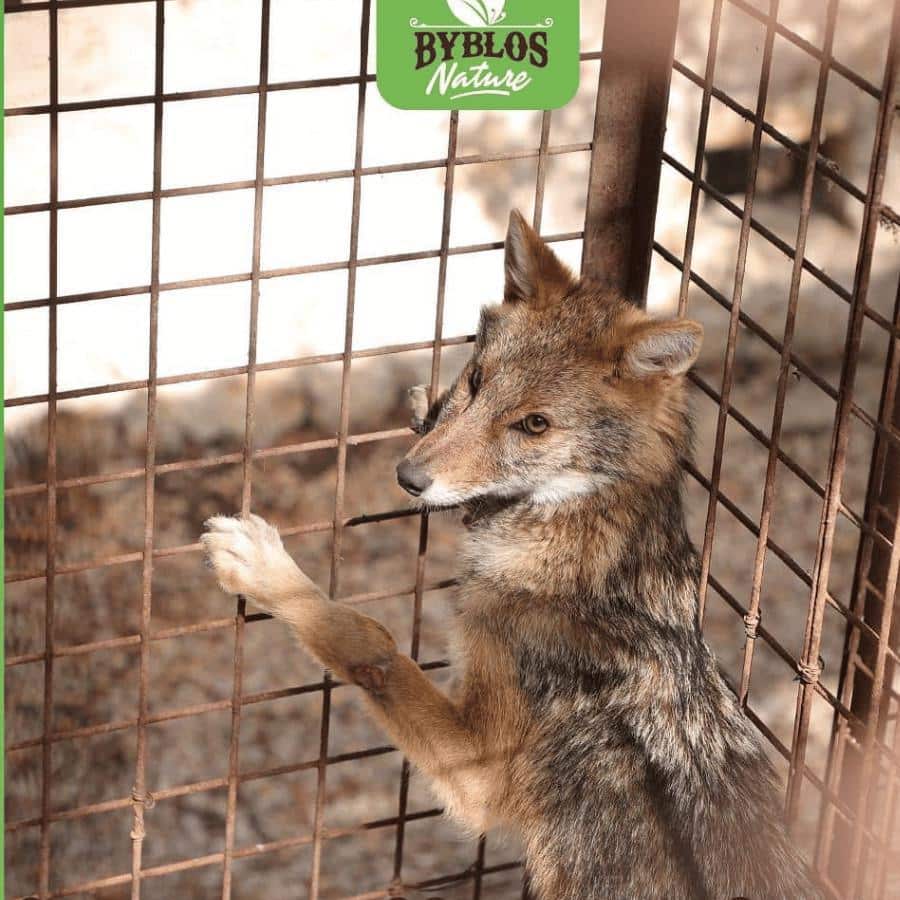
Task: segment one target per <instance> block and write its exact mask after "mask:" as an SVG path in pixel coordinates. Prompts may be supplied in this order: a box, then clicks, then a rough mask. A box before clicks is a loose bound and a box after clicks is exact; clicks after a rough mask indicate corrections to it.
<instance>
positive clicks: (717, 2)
mask: <svg viewBox="0 0 900 900" xmlns="http://www.w3.org/2000/svg"><path fill="white" fill-rule="evenodd" d="M723 2H724V0H714V3H713V8H712V15H711V16H710V23H709V40H708V43H707V51H706V70H705V72H704V75H703V99H702V100H701V102H700V122H699V124H698V126H697V149H696V152H695V154H694V171H693V173H690V172H688V171H687V169H684V170H683V172H682V174H684V175H685V177H687V178H689V179H690V181H691V201H690V204H689V206H688V222H687V231H686V233H685V239H684V264H683V265H682V267H681V286H680V288H679V291H678V315H679V316H684V315H685V313H686V312H687V307H688V288H689V287H690V282H691V266H692V265H693V259H694V241H695V239H696V237H697V218H698V213H699V211H700V183H701V181H702V177H703V165H704V161H705V158H706V136H707V132H708V131H709V112H710V105H711V98H712V84H713V78H714V77H715V74H716V61H717V60H718V57H719V33H720V31H721V28H722V3H723ZM673 62H674V61H673ZM662 158H663V160H665V159H667V158H669V157H668V154H666V153H665V152H664V153H663V154H662ZM738 214H739V215H740V213H738Z"/></svg>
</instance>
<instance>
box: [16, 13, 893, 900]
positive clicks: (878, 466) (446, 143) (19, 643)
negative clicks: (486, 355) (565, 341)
mask: <svg viewBox="0 0 900 900" xmlns="http://www.w3.org/2000/svg"><path fill="white" fill-rule="evenodd" d="M5 12H6V54H7V55H6V60H7V62H6V106H7V108H6V154H7V156H6V163H7V164H6V207H5V228H6V232H5V236H6V261H7V266H6V299H5V334H6V371H5V379H6V399H5V410H6V448H7V453H6V497H5V501H6V502H5V510H6V600H5V614H6V671H5V677H6V714H7V744H6V748H5V754H6V824H5V829H6V834H5V837H6V860H5V865H6V879H7V881H6V884H7V888H6V891H7V896H8V897H9V898H16V900H24V898H30V897H37V898H41V900H46V898H51V897H54V898H55V897H68V896H80V897H98V898H120V897H131V898H140V897H144V898H154V897H159V898H172V897H178V898H191V897H196V898H209V897H214V896H221V897H222V898H225V900H227V898H232V900H236V898H256V897H259V896H262V895H264V894H265V895H267V896H273V897H288V896H290V897H309V898H311V900H317V898H321V900H325V898H331V900H336V898H341V900H376V898H382V897H401V896H413V895H414V894H415V892H421V893H425V894H426V895H427V896H440V897H444V898H447V900H449V898H462V897H467V898H468V897H472V898H478V897H485V898H506V897H517V898H518V897H522V896H526V895H527V885H523V876H522V871H521V866H520V863H519V861H518V860H519V851H518V848H517V847H516V846H515V845H514V843H513V842H511V841H506V842H504V841H501V840H496V839H494V838H493V837H489V838H487V839H485V838H481V839H479V840H474V841H472V840H469V839H467V838H464V837H463V836H461V835H460V834H459V832H457V831H456V830H455V829H454V828H453V826H451V825H450V824H448V823H447V822H446V821H445V820H444V819H443V818H442V817H441V815H440V812H441V811H440V810H439V809H437V808H436V807H435V804H434V801H433V799H432V798H431V797H430V795H429V794H428V791H427V789H426V788H425V786H424V785H422V784H420V783H419V781H418V780H417V779H416V778H415V777H414V776H413V774H412V773H411V771H410V768H409V766H408V764H407V763H406V762H404V760H403V759H402V758H400V755H399V754H398V753H397V751H395V750H394V749H393V748H392V747H390V746H388V745H387V744H386V743H385V739H384V737H383V736H382V735H381V734H380V732H378V730H377V729H376V728H375V727H374V725H372V724H370V723H369V722H368V720H367V719H366V717H365V716H364V714H363V713H362V711H361V710H360V709H359V707H358V705H357V704H356V703H355V701H354V697H353V692H352V690H350V689H348V688H347V687H345V686H343V685H340V684H338V683H337V682H335V681H334V680H332V679H331V678H330V676H329V675H328V674H327V673H323V672H321V671H319V670H318V669H317V668H316V667H314V666H313V665H311V664H310V663H308V662H307V661H306V660H305V659H304V658H303V657H302V656H301V654H300V653H299V652H298V651H297V650H296V649H295V648H294V646H293V644H292V643H291V641H290V640H289V638H288V637H287V635H286V634H284V633H282V631H281V629H279V628H278V627H276V625H275V623H273V622H272V621H271V620H269V619H268V617H267V616H265V615H262V614H260V613H258V612H257V611H255V610H253V609H252V608H248V607H246V606H245V605H244V603H242V602H241V603H238V605H237V607H236V608H233V607H231V606H230V605H229V604H230V601H228V600H227V599H225V598H223V597H222V596H221V595H220V594H219V592H218V590H217V589H216V587H215V585H214V584H212V580H211V579H210V578H209V576H208V573H205V572H204V571H203V569H202V566H201V560H200V547H199V545H198V543H197V535H198V533H199V529H200V525H201V523H202V522H203V520H204V519H205V518H206V517H208V516H209V515H212V514H215V513H220V512H232V511H238V510H240V511H243V512H247V511H249V510H253V511H254V512H256V513H258V514H260V515H262V516H264V517H266V518H267V519H269V520H270V521H272V522H274V523H276V524H277V525H278V526H279V528H280V530H281V532H282V534H283V536H284V537H285V542H286V545H287V546H288V549H289V550H290V551H291V552H292V554H293V555H295V556H296V557H297V558H298V560H299V561H300V562H301V565H302V566H303V568H304V570H305V571H307V572H308V573H309V574H310V576H311V577H312V578H314V579H315V580H316V581H317V582H318V583H319V584H320V585H323V586H326V589H327V591H328V592H329V594H330V596H331V597H332V598H333V599H342V600H343V601H345V602H347V603H351V604H354V605H356V604H358V605H361V606H364V607H365V608H366V609H367V610H372V611H373V615H375V616H376V617H377V618H379V619H380V620H381V621H383V622H384V623H385V624H386V625H388V627H389V628H390V629H391V631H392V632H393V634H394V635H395V636H396V637H397V640H398V643H400V644H401V645H402V646H403V645H405V646H404V649H406V650H408V651H409V652H410V653H411V655H412V656H413V657H414V658H415V659H416V660H417V661H419V662H420V664H421V665H422V668H423V669H424V670H425V671H427V672H428V673H429V675H430V676H431V677H433V678H434V679H435V680H436V681H438V682H439V683H444V682H446V680H447V679H448V678H450V677H451V676H452V667H451V666H450V665H449V663H448V662H447V660H446V647H445V645H444V635H445V631H446V624H447V622H448V619H449V617H450V615H451V602H452V594H453V585H454V577H455V568H454V564H453V557H454V545H455V540H456V536H457V530H458V528H459V525H458V522H457V519H456V518H455V517H454V515H453V514H452V513H438V514H432V515H430V516H429V515H422V514H420V513H418V512H416V511H415V510H412V509H410V508H408V506H407V505H406V504H405V503H404V502H403V501H402V497H401V494H400V493H399V492H398V490H397V488H396V486H395V483H394V475H393V467H394V465H395V463H396V461H397V460H398V459H399V458H400V457H401V456H402V454H403V453H404V452H405V449H406V448H407V447H408V446H409V445H410V443H411V442H412V440H413V436H412V435H411V433H410V431H409V428H408V427H407V425H408V412H407V410H406V407H405V392H406V388H407V387H409V386H410V385H412V384H417V383H428V384H431V385H432V386H433V387H434V388H437V387H438V386H440V385H444V384H446V383H447V381H448V379H449V378H450V377H451V376H453V375H455V373H456V371H457V370H458V367H459V364H460V362H461V361H462V360H464V359H465V358H466V356H467V354H468V353H469V352H470V346H469V345H470V344H471V342H472V341H473V335H472V332H473V331H474V329H475V325H476V323H477V314H478V308H479V306H480V305H481V304H482V303H485V302H491V301H493V300H494V299H496V298H497V297H498V296H499V295H500V294H501V292H502V287H501V278H502V247H503V242H502V241H503V230H504V227H505V222H506V217H507V215H508V212H509V210H510V208H512V207H519V208H520V209H522V210H523V211H524V212H525V214H526V216H528V217H530V218H531V220H532V221H533V223H534V225H535V227H536V228H537V229H538V230H539V231H540V232H541V233H542V234H543V235H544V237H545V238H546V239H547V240H548V241H550V242H551V243H552V244H553V246H554V248H555V249H557V250H558V252H559V254H560V255H561V256H562V257H563V258H564V259H566V260H567V261H568V262H569V263H570V264H571V265H572V266H573V268H575V269H576V270H577V269H581V271H583V272H584V274H585V275H587V276H590V277H592V278H595V279H598V280H600V281H603V282H606V283H610V284H613V285H615V286H616V287H618V288H619V289H620V290H621V291H623V292H624V293H625V294H626V295H627V296H628V297H629V298H631V299H632V300H633V301H634V302H636V303H639V304H647V305H648V307H649V308H650V309H651V310H653V311H658V312H659V313H660V314H664V315H684V314H687V313H689V314H690V316H691V317H692V318H695V319H697V320H699V321H701V322H702V323H703V324H704V326H705V329H706V334H707V337H706V343H705V347H704V351H703V354H702V356H701V359H700V361H699V363H698V365H697V367H696V368H695V369H694V371H693V372H692V373H691V376H690V381H691V389H692V392H693V394H694V407H695V413H696V419H697V452H696V457H695V462H689V463H686V468H687V482H688V488H687V490H688V506H689V509H690V516H691V521H690V525H691V528H692V532H693V536H694V539H695V542H696V544H697V546H698V548H699V549H700V551H701V559H702V573H701V606H702V615H703V624H704V632H705V635H706V639H707V641H708V642H709V644H710V645H711V647H712V648H713V650H714V651H715V652H716V654H717V656H718V659H719V663H720V665H721V668H722V671H723V674H724V676H725V678H726V680H727V681H728V683H729V685H730V686H731V688H732V689H733V690H734V692H735V694H736V696H737V698H738V699H739V702H740V703H741V704H742V706H743V707H744V709H745V710H746V713H747V715H748V716H749V717H750V718H751V720H752V721H753V723H754V724H755V726H756V727H757V728H758V729H759V731H760V732H761V735H762V737H763V740H764V743H765V745H766V748H767V751H768V752H769V754H770V756H771V758H772V760H773V762H774V764H775V765H776V767H777V769H778V771H779V774H780V775H781V776H782V778H783V785H784V798H785V811H786V815H787V819H788V822H789V825H790V827H791V830H792V834H793V836H794V837H795V839H796V841H797V843H798V844H799V845H800V846H801V847H802V848H803V850H804V853H805V855H806V856H807V858H808V859H809V861H810V863H811V865H812V866H813V868H814V871H815V873H816V875H817V876H818V878H819V879H820V880H821V882H822V884H823V887H824V889H825V891H826V893H827V895H828V896H829V897H833V898H843V900H849V898H866V900H876V898H885V900H886V898H891V897H895V898H896V897H898V896H900V822H898V807H900V724H898V722H900V677H898V667H897V663H898V661H900V655H898V654H900V615H897V614H895V613H896V610H897V583H898V569H900V544H898V521H900V518H898V506H900V394H898V373H900V353H898V350H900V347H898V339H900V279H898V272H900V265H898V264H900V245H898V238H897V234H898V229H900V214H898V212H897V209H898V202H900V160H898V156H900V143H898V142H900V137H898V134H897V132H898V117H897V110H898V102H900V95H898V87H897V81H898V64H900V62H898V61H900V3H898V2H896V0H894V2H892V3H889V2H884V0H805V2H801V0H781V2H779V0H682V2H681V3H680V4H679V3H678V2H677V0H630V2H625V0H607V2H606V3H605V4H603V3H600V2H596V3H593V2H583V3H582V54H581V87H580V89H579V93H578V95H577V96H576V98H575V100H573V101H572V103H570V104H569V105H568V106H566V107H564V108H562V109H560V110H558V111H554V112H552V113H551V112H544V113H501V112H463V113H458V112H452V113H430V112H429V113H423V112H418V113H404V112H400V111H399V110H395V109H393V108H391V107H389V106H388V105H387V104H385V103H384V101H383V100H382V99H381V98H380V96H379V94H378V91H377V88H376V86H375V84H374V64H373V61H372V51H371V48H372V44H373V37H372V27H373V25H372V23H373V10H372V3H371V0H340V2H335V0H304V2H302V3H296V2H292V0H34V2H29V0H18V2H14V0H7V3H6V10H5Z"/></svg>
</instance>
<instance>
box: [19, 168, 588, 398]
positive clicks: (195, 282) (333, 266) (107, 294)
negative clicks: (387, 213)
mask: <svg viewBox="0 0 900 900" xmlns="http://www.w3.org/2000/svg"><path fill="white" fill-rule="evenodd" d="M530 155H531V156H535V155H536V154H535V153H531V154H530ZM582 237H583V232H581V231H570V232H565V233H562V234H556V235H551V236H549V237H545V238H544V240H545V241H547V242H548V243H555V242H558V241H576V240H580V239H581V238H582ZM502 248H503V241H489V242H487V243H484V244H466V245H463V246H459V247H451V248H450V251H449V253H450V256H460V255H465V254H468V253H482V252H484V251H486V250H500V249H502ZM440 254H441V251H440V250H419V251H416V252H413V253H393V254H387V255H385V256H371V257H366V258H365V259H359V260H356V263H355V265H356V267H357V268H363V267H365V266H381V265H386V264H388V263H399V262H414V261H415V260H421V259H437V258H438V257H439V256H440ZM349 267H350V263H349V261H348V260H340V261H336V262H327V263H315V264H313V265H306V266H288V267H285V268H281V269H266V270H264V271H262V272H260V273H259V277H260V278H281V277H283V276H285V275H308V274H312V273H317V272H336V271H340V270H343V269H348V268H349ZM250 277H251V274H250V272H240V273H237V274H234V275H217V276H213V277H210V278H189V279H185V280H183V281H167V282H163V283H162V284H161V285H160V286H159V289H160V291H180V290H183V289H185V288H195V287H213V286H214V285H223V284H238V283H240V282H243V281H250ZM149 290H150V286H149V285H134V286H131V287H121V288H111V289H108V290H103V291H91V292H88V293H81V294H64V295H62V296H61V297H57V298H56V301H55V302H56V303H57V305H63V304H66V303H82V302H85V301H88V300H109V299H112V298H115V297H133V296H135V295H136V294H146V293H148V292H149ZM48 305H49V298H46V297H44V298H41V299H39V300H22V301H17V302H14V303H10V304H7V305H6V307H5V308H4V311H5V312H15V311H16V310H20V309H38V308H41V307H45V306H48ZM162 383H163V382H162V381H160V384H162ZM94 393H103V391H102V389H98V390H96V391H94ZM69 395H71V392H69ZM60 396H63V395H62V394H61V395H60ZM44 399H46V397H45V398H44ZM29 402H43V400H42V401H36V400H33V399H31V400H29ZM20 404H21V401H19V403H18V404H17V403H16V402H15V401H14V402H12V403H10V404H9V405H20Z"/></svg>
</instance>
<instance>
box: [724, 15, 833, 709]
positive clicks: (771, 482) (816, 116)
mask: <svg viewBox="0 0 900 900" xmlns="http://www.w3.org/2000/svg"><path fill="white" fill-rule="evenodd" d="M837 14H838V3H837V0H829V3H828V9H827V12H826V25H825V41H824V44H823V49H822V61H821V65H820V66H819V77H818V82H817V84H816V99H815V104H814V107H813V120H812V128H811V131H810V141H809V152H808V154H807V158H806V170H805V172H804V174H803V191H802V196H801V199H800V221H799V224H798V226H797V241H796V248H797V249H796V253H795V255H794V265H793V267H792V270H791V286H790V290H789V293H788V306H787V314H786V317H785V324H784V336H783V338H782V343H783V349H782V351H781V362H780V368H779V372H778V383H777V386H776V389H775V409H774V411H773V413H772V428H771V431H770V439H769V440H770V444H769V455H768V460H767V462H766V476H765V486H764V488H763V498H762V510H761V513H760V517H759V536H758V538H757V542H756V557H755V559H754V561H753V582H752V586H751V589H750V603H749V608H748V610H747V614H746V616H745V617H744V624H745V626H746V635H747V639H746V641H745V642H744V660H743V664H742V668H741V684H740V690H739V693H738V698H739V700H740V702H741V705H742V706H743V705H744V704H746V702H747V696H748V694H749V691H750V672H751V669H752V666H753V651H754V649H755V644H756V633H757V630H758V628H759V622H760V605H761V599H762V583H763V574H764V570H765V564H766V552H767V549H766V544H767V541H768V537H769V528H770V525H771V522H772V505H773V502H774V499H775V479H776V477H777V475H778V462H779V442H780V440H781V428H782V424H783V422H784V406H785V401H786V399H787V388H788V379H789V378H790V375H791V344H792V342H793V339H794V328H795V325H796V321H797V304H798V303H799V300H800V280H801V278H802V276H803V260H804V256H805V254H806V239H807V235H808V233H809V218H810V214H811V212H812V202H813V189H814V187H815V178H816V159H817V158H818V155H819V143H820V140H821V136H822V118H823V116H824V113H825V95H826V92H827V89H828V71H829V63H830V61H831V50H832V46H833V44H834V31H835V26H836V23H837ZM760 118H762V116H761V117H760ZM750 215H751V216H752V213H751V214H750ZM745 221H746V220H745Z"/></svg>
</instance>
